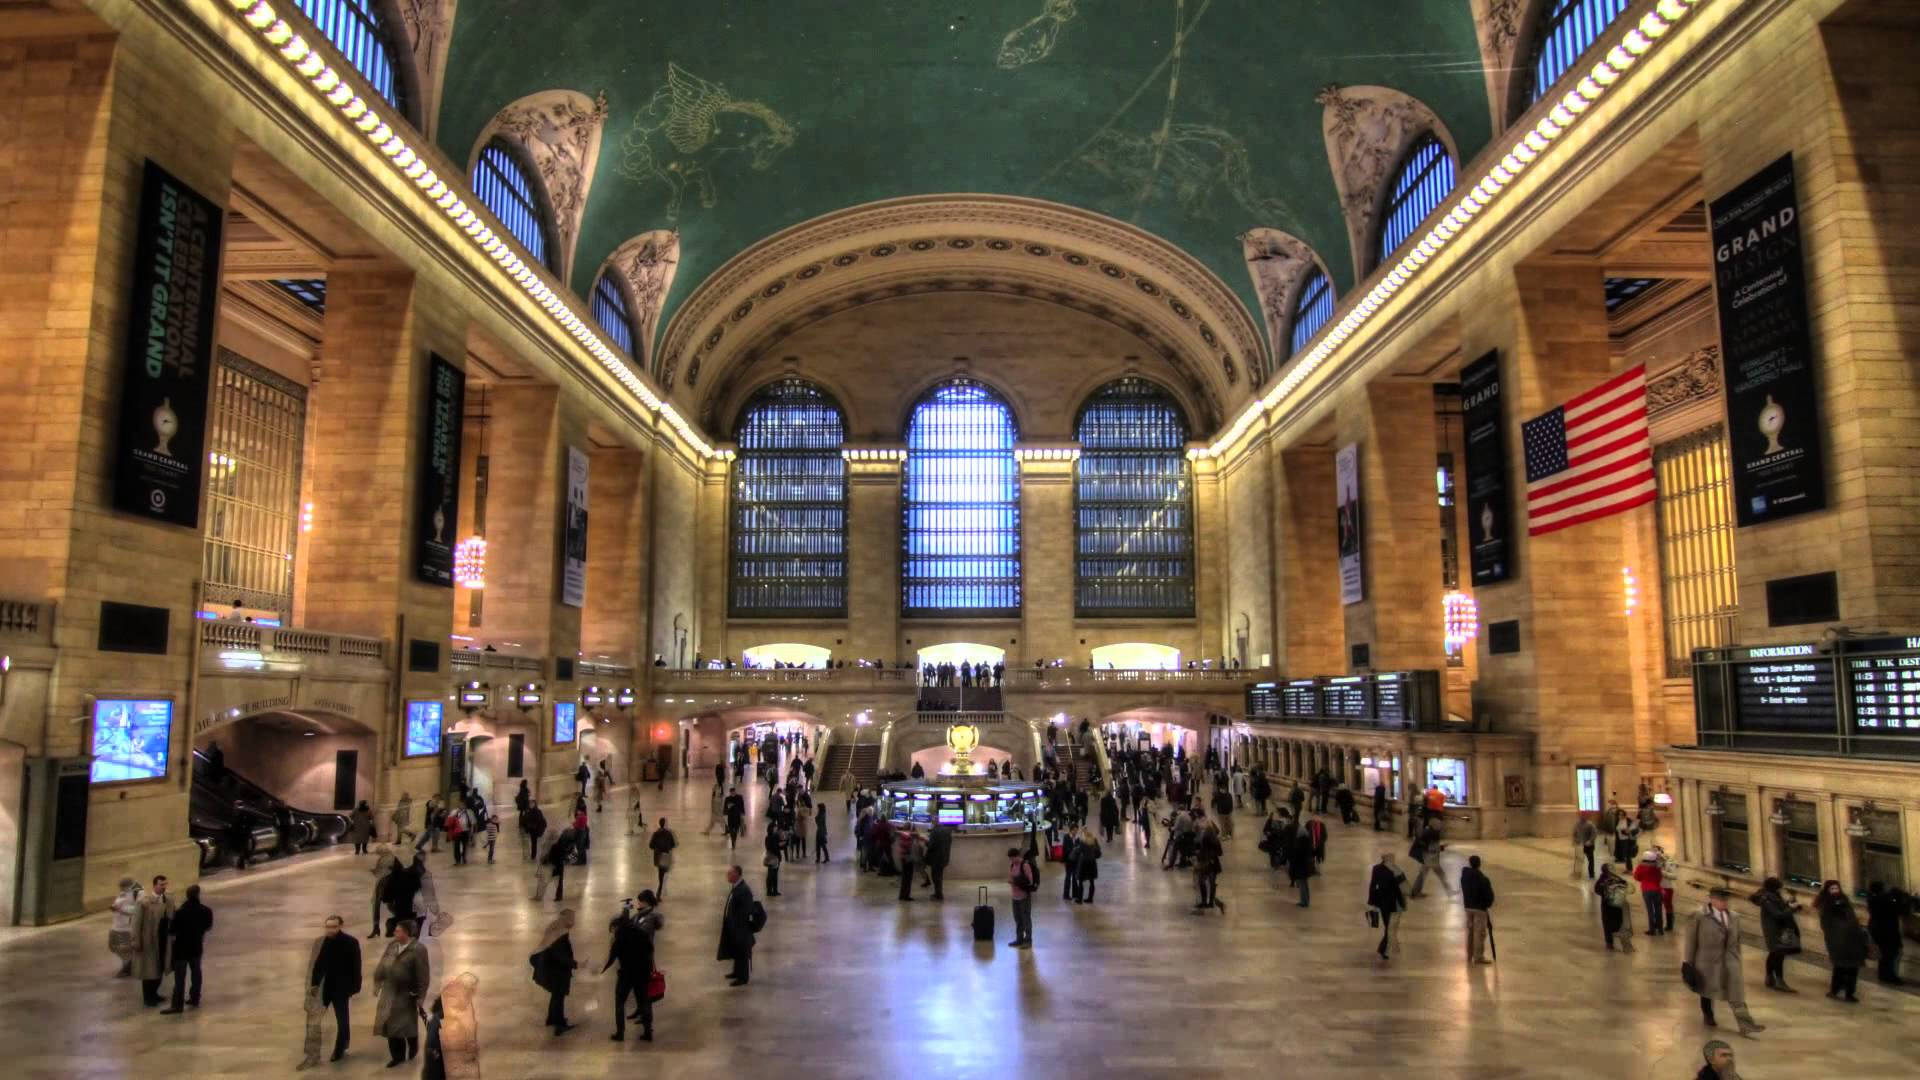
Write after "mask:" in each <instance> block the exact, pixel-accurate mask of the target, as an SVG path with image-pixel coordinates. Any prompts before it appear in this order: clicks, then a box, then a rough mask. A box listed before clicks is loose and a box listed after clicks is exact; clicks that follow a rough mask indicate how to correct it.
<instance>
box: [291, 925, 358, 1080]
mask: <svg viewBox="0 0 1920 1080" xmlns="http://www.w3.org/2000/svg"><path fill="white" fill-rule="evenodd" d="M345 926H346V920H345V919H342V918H341V917H340V916H338V915H329V916H327V918H326V922H324V923H323V924H322V930H321V933H320V936H319V937H317V938H315V939H314V941H313V947H312V949H311V950H310V951H309V953H308V959H307V979H306V1014H307V1035H306V1047H305V1050H306V1053H305V1055H304V1056H303V1057H302V1058H301V1059H300V1064H299V1065H297V1066H295V1068H296V1069H311V1068H313V1067H314V1066H316V1065H318V1064H320V1042H321V1038H322V1036H323V1035H324V1034H325V1033H324V1032H323V1031H322V1028H321V1024H322V1021H323V1020H324V1019H325V1017H326V1015H327V1012H328V1011H329V1010H331V1011H332V1012H333V1028H334V1030H333V1056H332V1057H331V1058H329V1059H328V1060H329V1061H339V1060H340V1059H341V1058H343V1057H346V1056H347V1047H348V1045H349V1044H351V1043H352V1041H353V1024H352V1022H351V1019H350V1015H349V1011H348V1004H349V1003H350V1002H351V1001H352V1000H353V996H354V995H355V994H358V993H359V992H360V943H359V942H358V941H355V940H354V939H353V935H352V934H348V933H343V932H342V930H343V928H344V927H345Z"/></svg>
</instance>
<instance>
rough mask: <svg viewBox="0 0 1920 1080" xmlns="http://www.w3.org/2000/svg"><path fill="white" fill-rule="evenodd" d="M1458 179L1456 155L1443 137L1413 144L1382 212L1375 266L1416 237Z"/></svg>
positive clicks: (1422, 138)
mask: <svg viewBox="0 0 1920 1080" xmlns="http://www.w3.org/2000/svg"><path fill="white" fill-rule="evenodd" d="M1454 179H1455V171H1454V167H1453V157H1452V156H1451V155H1449V154H1448V153H1447V148H1446V147H1445V146H1444V145H1442V144H1441V142H1440V140H1439V139H1436V138H1434V137H1433V136H1432V135H1430V134H1429V135H1425V136H1422V137H1421V138H1420V140H1419V141H1418V142H1416V143H1414V144H1413V149H1412V150H1409V151H1408V152H1407V156H1406V159H1405V160H1403V161H1402V162H1401V163H1400V171H1399V172H1398V173H1396V174H1395V175H1394V179H1393V191H1392V193H1391V194H1390V195H1388V196H1387V204H1386V206H1384V207H1383V208H1382V209H1381V211H1380V243H1379V245H1378V247H1377V248H1376V251H1377V253H1378V259H1377V262H1376V264H1375V265H1385V264H1386V262H1387V261H1388V259H1389V258H1391V257H1392V255H1393V253H1394V252H1395V251H1397V250H1399V247H1400V245H1401V244H1404V243H1406V242H1407V241H1408V240H1409V239H1410V238H1412V236H1413V234H1414V231H1415V230H1417V229H1418V228H1419V227H1420V223H1421V222H1423V221H1425V220H1427V215H1428V214H1431V213H1433V212H1434V211H1435V210H1437V209H1439V207H1440V204H1441V203H1442V202H1445V201H1446V198H1447V196H1448V195H1449V194H1450V193H1452V191H1453V184H1454Z"/></svg>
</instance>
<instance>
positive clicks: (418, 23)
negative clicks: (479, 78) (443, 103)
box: [397, 0, 460, 139]
mask: <svg viewBox="0 0 1920 1080" xmlns="http://www.w3.org/2000/svg"><path fill="white" fill-rule="evenodd" d="M397 2H398V4H399V7H400V25H401V26H402V27H404V28H405V31H406V46H407V51H408V52H409V53H411V54H412V55H413V75H414V93H415V94H416V95H417V100H418V102H419V107H420V127H421V131H422V133H423V134H425V135H426V136H427V138H429V139H431V138H433V135H434V131H435V130H436V129H437V128H438V127H439V120H440V88H441V86H442V84H443V83H444V82H445V81H446V75H447V45H448V44H449V43H451V42H452V41H453V16H454V11H455V9H457V8H458V7H459V6H460V0H397Z"/></svg>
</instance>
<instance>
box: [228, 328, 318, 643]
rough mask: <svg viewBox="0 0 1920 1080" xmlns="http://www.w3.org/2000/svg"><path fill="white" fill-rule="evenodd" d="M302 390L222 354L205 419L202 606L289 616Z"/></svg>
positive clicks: (303, 430)
mask: <svg viewBox="0 0 1920 1080" xmlns="http://www.w3.org/2000/svg"><path fill="white" fill-rule="evenodd" d="M306 425H307V390H306V388H305V387H303V386H301V385H299V384H298V383H295V382H292V381H290V380H288V379H286V378H284V377H282V376H280V375H277V374H275V373H274V372H272V371H269V370H267V369H266V368H263V367H261V366H259V365H258V364H255V363H253V362H252V361H249V360H247V359H245V358H243V357H241V356H239V355H238V354H236V353H233V352H231V351H229V350H227V349H221V350H219V353H218V356H217V357H216V359H215V362H214V365H213V390H212V393H211V395H210V396H209V399H208V418H207V516H206V547H205V551H206V574H205V576H206V603H207V604H208V605H209V606H210V607H212V608H213V609H214V610H219V609H220V608H221V607H230V606H231V605H233V604H236V603H237V604H239V605H240V606H242V607H245V608H252V609H256V610H261V611H277V612H280V613H281V615H282V616H283V617H285V616H288V615H291V614H292V611H293V555H294V544H295V541H296V539H297V530H298V527H299V520H300V459H301V453H302V446H303V444H304V441H305V437H306Z"/></svg>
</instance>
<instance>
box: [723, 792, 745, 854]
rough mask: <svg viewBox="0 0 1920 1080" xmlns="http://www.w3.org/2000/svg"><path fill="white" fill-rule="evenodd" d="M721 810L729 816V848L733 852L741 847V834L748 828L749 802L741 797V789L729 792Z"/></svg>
mask: <svg viewBox="0 0 1920 1080" xmlns="http://www.w3.org/2000/svg"><path fill="white" fill-rule="evenodd" d="M721 809H722V810H723V811H724V812H725V813H726V815H727V847H728V849H729V850H731V849H733V848H737V847H739V846H740V834H741V833H743V832H745V831H746V828H747V800H746V799H744V798H742V797H741V795H740V791H739V789H737V788H735V789H732V790H729V791H728V792H727V801H726V802H724V803H722V804H721Z"/></svg>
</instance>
